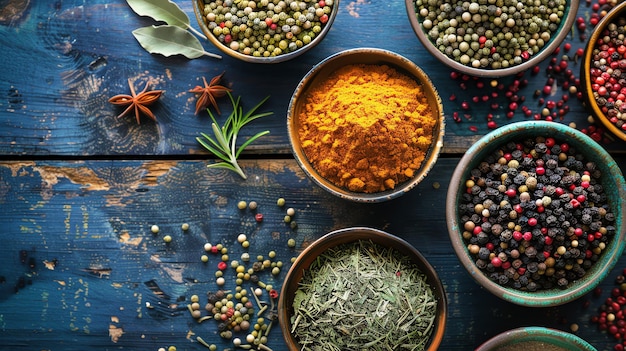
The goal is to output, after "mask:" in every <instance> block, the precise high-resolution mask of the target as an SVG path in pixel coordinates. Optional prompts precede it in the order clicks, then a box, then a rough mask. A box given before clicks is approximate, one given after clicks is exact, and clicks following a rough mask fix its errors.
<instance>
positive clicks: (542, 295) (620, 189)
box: [446, 121, 626, 307]
mask: <svg viewBox="0 0 626 351" xmlns="http://www.w3.org/2000/svg"><path fill="white" fill-rule="evenodd" d="M537 136H546V137H547V136H551V137H554V138H555V139H558V140H561V141H564V142H567V143H569V144H570V145H571V146H572V147H574V148H576V150H578V152H579V153H581V154H583V155H584V157H585V159H586V160H589V161H593V162H595V163H596V165H597V167H598V169H599V170H600V171H601V172H602V185H603V188H604V193H605V194H606V195H607V201H608V203H609V206H610V208H611V209H612V211H613V213H614V214H615V224H614V225H615V228H616V230H615V232H616V234H615V236H614V237H613V238H612V239H611V240H610V241H609V243H608V244H607V246H606V248H605V249H604V251H603V252H602V254H601V256H600V258H599V260H598V261H596V262H595V263H593V265H592V266H591V268H589V269H588V270H587V271H586V274H585V275H584V277H582V278H581V279H578V280H576V281H572V282H570V284H569V286H568V287H567V288H565V289H561V288H558V287H555V288H554V289H545V290H537V291H534V292H530V291H523V290H519V289H515V288H512V287H504V286H502V285H500V284H498V283H497V282H494V281H492V280H491V279H489V277H488V276H487V275H486V274H485V273H483V271H482V270H480V269H479V268H478V267H477V266H476V264H475V260H474V258H472V256H471V254H470V253H469V250H468V247H467V244H466V242H465V241H464V239H463V237H462V234H463V225H462V224H461V225H460V223H459V222H460V214H459V205H458V204H459V202H460V199H461V196H462V192H464V191H465V190H464V187H465V181H466V179H468V178H469V176H470V171H471V170H472V169H473V168H476V166H477V165H478V164H479V163H480V162H482V161H483V160H484V159H485V158H486V157H487V156H488V155H489V154H491V153H492V152H494V151H495V150H497V149H498V148H499V147H501V146H502V145H504V144H505V143H507V142H509V141H518V140H519V139H523V138H525V137H537ZM625 199H626V183H625V182H624V176H623V175H622V172H621V170H620V168H619V166H618V165H617V164H616V162H615V160H614V159H613V158H612V157H611V156H610V155H609V153H608V152H607V151H606V150H604V149H603V148H602V146H600V145H599V144H598V143H596V142H595V141H593V140H592V139H591V138H590V137H588V136H587V135H585V134H583V133H582V132H580V131H578V130H576V129H574V128H571V127H569V126H567V125H564V124H560V123H557V122H546V121H526V122H518V123H512V124H509V125H506V126H503V127H500V128H498V129H496V130H494V131H492V132H491V133H489V134H487V135H485V136H483V137H482V138H481V139H479V140H478V141H477V142H476V143H475V144H474V145H473V146H472V147H470V148H469V149H468V150H467V152H466V153H465V155H464V156H463V157H462V158H461V160H460V161H459V163H458V165H457V167H456V168H455V170H454V172H453V174H452V179H451V181H450V186H449V188H448V193H447V197H446V220H447V225H448V233H449V235H450V240H451V242H452V247H453V248H454V251H455V253H456V255H457V256H458V258H459V260H460V261H461V265H462V266H463V267H465V269H466V270H467V271H468V273H469V274H470V275H471V276H472V278H474V280H475V281H476V282H477V283H478V284H480V285H481V286H483V287H484V288H485V289H487V290H488V291H489V292H491V293H493V294H494V295H496V296H498V297H500V298H502V299H504V300H506V301H509V302H512V303H515V304H518V305H522V306H530V307H548V306H557V305H562V304H565V303H567V302H570V301H573V300H575V299H577V298H579V297H581V296H583V295H585V294H586V293H588V292H590V291H591V290H593V289H594V288H595V287H596V286H597V285H598V284H599V283H600V282H601V281H602V280H603V279H604V278H605V277H606V276H607V274H608V273H609V272H610V270H611V269H612V268H613V267H614V266H615V263H616V262H617V260H618V259H619V257H620V256H621V254H622V251H623V249H624V243H625V242H624V238H625V236H626V222H625V221H624V218H625V216H626V205H625V204H624V201H625Z"/></svg>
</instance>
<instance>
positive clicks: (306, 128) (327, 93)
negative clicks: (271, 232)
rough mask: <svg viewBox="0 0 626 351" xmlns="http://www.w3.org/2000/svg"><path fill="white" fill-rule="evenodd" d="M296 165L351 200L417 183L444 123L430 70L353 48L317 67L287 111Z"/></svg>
mask: <svg viewBox="0 0 626 351" xmlns="http://www.w3.org/2000/svg"><path fill="white" fill-rule="evenodd" d="M287 131H288V134H289V142H290V144H291V148H292V151H293V155H294V157H295V159H296V162H298V164H299V165H300V167H301V168H302V170H303V171H304V173H305V174H306V175H307V176H309V178H310V179H311V180H312V181H313V182H315V183H316V184H317V185H319V186H320V187H322V188H323V189H325V190H326V191H328V192H330V193H331V194H333V195H336V196H338V197H340V198H343V199H347V200H351V201H355V202H365V203H373V202H382V201H387V200H391V199H394V198H397V197H399V196H401V195H403V194H405V193H406V192H408V191H410V190H411V189H413V188H414V187H416V186H417V185H418V184H419V183H420V182H421V181H422V180H423V179H424V178H425V177H426V176H427V175H428V173H429V171H430V170H431V169H432V167H433V166H434V164H435V162H436V161H437V158H438V156H439V153H440V151H441V148H442V147H443V135H444V132H445V123H444V115H443V105H442V103H441V98H440V97H439V94H438V93H437V90H436V89H435V87H434V85H433V83H432V82H431V80H430V78H429V77H428V75H427V74H426V73H425V72H424V71H423V70H422V69H421V68H420V67H418V66H417V65H416V64H415V63H413V62H412V61H410V60H408V59H407V58H405V57H403V56H401V55H399V54H397V53H394V52H391V51H387V50H383V49H376V48H355V49H349V50H344V51H341V52H338V53H336V54H333V55H331V56H329V57H327V58H326V59H324V60H322V61H321V62H320V63H319V64H317V65H316V66H314V67H313V68H312V69H311V70H310V71H309V72H308V73H307V74H306V75H305V76H304V77H303V78H302V80H301V81H300V83H299V84H298V86H297V87H296V89H295V91H294V93H293V95H292V97H291V100H290V103H289V107H288V111H287Z"/></svg>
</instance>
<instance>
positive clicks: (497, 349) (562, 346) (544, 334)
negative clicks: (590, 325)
mask: <svg viewBox="0 0 626 351" xmlns="http://www.w3.org/2000/svg"><path fill="white" fill-rule="evenodd" d="M533 346H536V347H535V348H532V347H533ZM535 349H541V350H551V351H552V350H562V351H596V349H595V348H594V347H593V346H591V345H590V344H589V343H588V342H586V341H585V340H583V339H581V338H579V337H578V336H576V335H574V334H570V333H567V332H564V331H561V330H558V329H552V328H544V327H520V328H516V329H511V330H508V331H505V332H503V333H500V334H498V335H496V336H494V337H493V338H491V339H489V340H487V341H486V342H485V343H483V344H482V345H480V346H479V347H478V348H476V350H475V351H501V350H506V351H508V350H527V351H533V350H535Z"/></svg>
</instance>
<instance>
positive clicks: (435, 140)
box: [287, 48, 445, 203]
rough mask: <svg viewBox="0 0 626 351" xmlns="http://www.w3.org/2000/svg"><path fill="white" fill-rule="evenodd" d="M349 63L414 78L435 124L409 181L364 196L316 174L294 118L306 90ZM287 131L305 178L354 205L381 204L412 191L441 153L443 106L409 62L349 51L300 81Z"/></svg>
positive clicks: (379, 52)
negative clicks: (423, 95) (422, 157)
mask: <svg viewBox="0 0 626 351" xmlns="http://www.w3.org/2000/svg"><path fill="white" fill-rule="evenodd" d="M352 64H372V65H387V66H390V67H392V68H395V69H396V70H397V71H399V72H400V73H404V74H405V75H408V76H409V77H411V78H413V79H415V81H416V82H418V84H419V85H421V87H422V90H423V91H424V93H425V95H426V96H427V99H428V104H429V105H430V108H431V111H433V115H434V116H435V118H436V125H435V127H434V128H433V135H432V143H431V146H430V148H429V150H428V151H427V153H426V156H425V158H424V161H423V162H422V164H421V166H420V168H419V169H418V170H416V171H415V173H414V175H413V177H412V178H410V179H409V180H407V181H404V182H402V183H399V184H396V186H395V188H394V189H390V190H385V191H379V192H372V193H364V192H355V191H350V190H348V189H347V188H345V187H340V186H338V185H336V184H333V183H332V182H330V181H329V180H327V179H325V178H324V177H322V176H321V175H320V173H319V172H318V170H317V169H316V168H315V166H314V165H313V164H312V163H311V162H310V161H309V159H308V158H307V156H306V154H305V152H304V150H303V148H302V145H301V143H300V137H299V129H300V125H301V124H300V121H299V118H298V116H299V115H300V113H301V111H302V110H303V109H304V106H305V104H306V101H305V100H306V95H307V93H308V91H309V90H310V89H312V88H313V87H315V86H317V85H319V84H321V83H322V82H323V81H324V80H325V79H327V78H328V76H329V75H330V74H331V73H333V72H335V70H337V69H338V68H340V67H344V66H347V65H352ZM287 131H288V134H289V142H290V144H291V148H292V151H293V155H294V157H295V159H296V161H297V162H298V164H299V165H300V167H301V168H302V170H303V171H304V172H305V173H306V174H307V176H309V178H310V179H312V180H313V181H314V182H315V183H316V184H318V185H319V186H320V187H322V188H323V189H325V190H326V191H328V192H330V193H331V194H333V195H336V196H338V197H340V198H343V199H348V200H351V201H355V202H367V203H372V202H382V201H387V200H391V199H394V198H396V197H399V196H401V195H402V194H404V193H406V192H408V191H409V190H411V189H413V188H414V187H415V186H416V185H418V184H419V183H420V182H421V181H422V180H423V179H424V178H425V177H426V175H427V174H428V172H429V171H430V170H431V168H432V167H433V166H434V164H435V162H436V161H437V158H438V157H439V153H440V152H441V148H442V147H443V135H444V131H445V125H444V115H443V105H442V103H441V98H440V97H439V94H438V93H437V90H436V89H435V86H434V85H433V83H432V82H431V81H430V79H429V77H428V76H427V75H426V73H424V71H422V69H421V68H419V67H418V66H417V65H416V64H414V63H413V62H412V61H410V60H408V59H406V58H404V57H402V56H400V55H398V54H396V53H394V52H391V51H386V50H382V49H375V48H357V49H350V50H346V51H342V52H339V53H337V54H334V55H332V56H329V57H328V58H326V59H324V60H323V61H322V62H320V63H319V64H317V65H316V66H314V67H313V68H312V69H311V70H310V71H309V72H308V73H307V74H306V75H305V76H304V77H303V78H302V80H301V81H300V83H299V84H298V86H297V87H296V89H295V91H294V93H293V95H292V97H291V101H290V102H289V108H288V111H287Z"/></svg>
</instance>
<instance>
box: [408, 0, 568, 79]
mask: <svg viewBox="0 0 626 351" xmlns="http://www.w3.org/2000/svg"><path fill="white" fill-rule="evenodd" d="M415 9H416V11H417V15H418V18H419V20H420V22H421V24H422V27H423V28H424V30H425V31H426V32H427V34H428V37H429V38H430V40H431V41H432V42H433V44H434V45H435V46H436V47H437V48H438V49H439V51H441V52H442V53H444V54H445V55H446V56H448V57H450V58H451V59H453V60H455V61H457V62H459V63H461V64H462V65H465V66H471V67H474V68H489V69H500V68H508V67H512V66H515V65H519V64H521V63H523V62H525V61H527V60H528V59H529V58H530V57H531V56H532V55H534V54H537V53H538V52H539V51H540V50H541V49H542V48H543V47H544V46H546V45H547V44H548V42H550V40H551V39H552V37H553V36H554V34H555V33H556V31H557V29H558V28H559V26H560V23H561V19H562V18H563V17H564V13H565V11H566V1H565V0H537V1H517V0H510V1H502V0H499V1H478V2H469V1H454V2H444V1H437V0H416V2H415Z"/></svg>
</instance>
